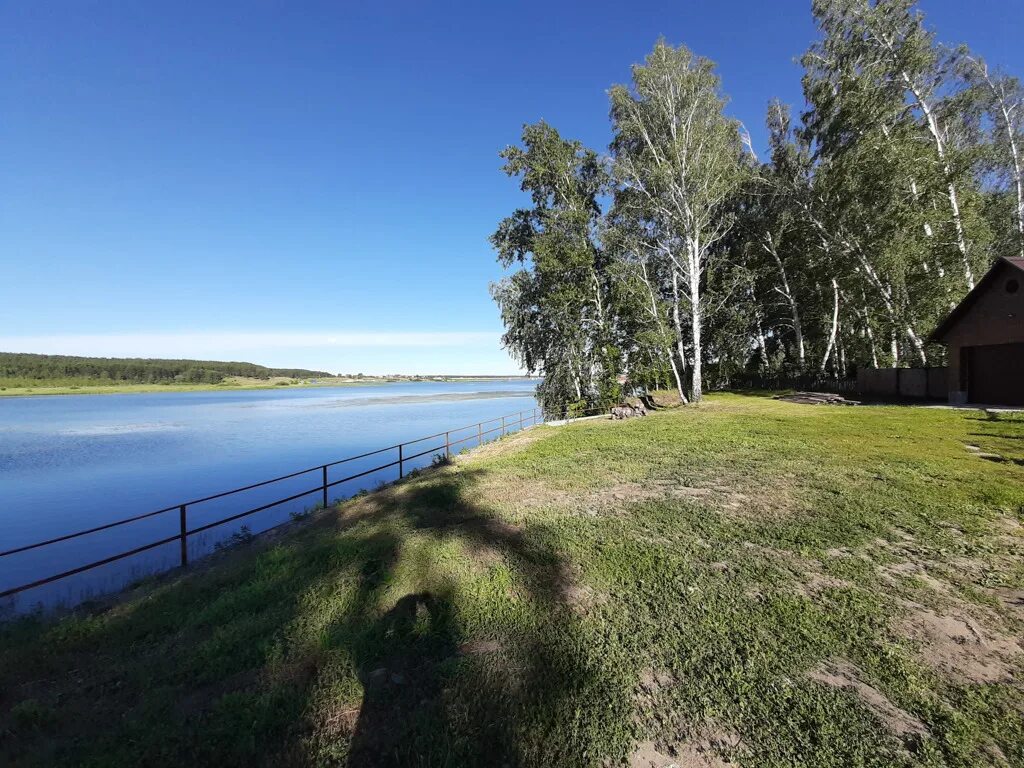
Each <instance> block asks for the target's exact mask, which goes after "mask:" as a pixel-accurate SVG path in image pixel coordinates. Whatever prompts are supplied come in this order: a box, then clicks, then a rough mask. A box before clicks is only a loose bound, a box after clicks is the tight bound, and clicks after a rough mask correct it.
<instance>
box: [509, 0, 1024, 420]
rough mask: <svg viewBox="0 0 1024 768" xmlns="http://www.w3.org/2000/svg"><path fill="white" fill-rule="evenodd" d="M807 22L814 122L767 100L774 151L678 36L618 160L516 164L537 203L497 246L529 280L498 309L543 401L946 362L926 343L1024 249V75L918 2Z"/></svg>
mask: <svg viewBox="0 0 1024 768" xmlns="http://www.w3.org/2000/svg"><path fill="white" fill-rule="evenodd" d="M812 13H813V16H814V20H815V22H816V24H817V27H818V31H819V34H818V37H817V39H816V40H815V41H814V42H813V44H812V45H811V46H810V48H809V49H808V50H807V51H806V52H805V54H804V55H803V57H802V59H801V62H802V65H803V68H804V74H803V80H802V84H803V91H804V97H805V107H804V109H803V110H802V111H801V112H799V113H797V114H795V115H794V113H793V111H792V110H791V109H790V108H789V107H788V106H787V105H785V104H783V103H781V102H779V101H777V100H775V101H772V102H771V103H770V104H769V105H768V110H767V117H766V123H767V128H768V136H769V139H768V148H767V152H766V153H765V155H764V157H763V159H762V158H758V157H756V156H755V154H754V150H753V147H752V146H751V145H750V141H749V138H748V137H747V136H746V133H745V131H744V129H743V127H742V125H740V124H739V123H738V122H737V121H736V120H734V119H732V118H731V117H729V116H728V114H727V111H726V105H727V99H726V96H725V94H724V93H723V91H722V88H721V84H720V82H719V78H718V76H717V74H716V73H715V66H714V64H713V62H711V61H709V60H707V59H704V58H702V57H700V56H698V55H696V54H694V53H692V52H691V51H690V50H688V49H687V48H686V47H684V46H679V47H673V46H671V45H668V44H666V43H665V42H664V41H659V42H658V43H656V45H655V47H654V49H653V51H652V52H651V54H650V55H649V56H648V57H647V59H646V60H645V62H644V63H643V64H640V65H636V66H634V67H633V71H632V74H633V77H632V83H631V85H630V86H615V87H613V88H612V89H611V90H610V101H611V121H612V132H613V139H612V142H611V144H610V147H609V152H608V156H607V157H604V158H602V157H601V156H599V155H598V154H597V153H596V152H594V151H592V150H590V149H587V148H585V147H583V146H582V145H580V143H579V142H572V141H567V140H565V139H562V138H561V137H560V136H559V135H558V133H557V131H555V129H554V128H552V127H550V126H548V125H546V124H544V123H539V124H537V125H528V126H526V128H525V129H524V133H523V147H510V148H508V149H506V150H505V151H504V152H503V153H502V156H503V157H504V158H505V160H506V165H505V171H506V173H508V174H509V175H513V176H518V177H520V178H521V180H522V189H523V190H524V191H526V192H529V193H530V195H531V198H532V202H533V207H532V208H529V209H522V210H519V211H516V212H515V213H514V214H513V215H512V216H511V217H509V218H507V219H505V220H504V221H503V222H502V223H501V225H500V226H499V228H498V231H497V232H496V233H495V235H494V236H493V238H492V242H493V244H494V246H495V248H496V250H497V252H498V258H499V261H500V262H501V263H502V264H503V265H504V266H506V267H516V268H517V271H516V272H514V273H513V274H511V275H510V276H509V277H507V278H506V279H505V280H504V281H502V282H501V283H500V284H498V285H497V286H495V288H494V295H495V298H496V299H497V300H498V303H499V305H500V307H501V311H502V317H503V320H504V321H505V324H506V328H507V333H506V336H505V341H506V344H507V345H508V347H509V348H510V349H511V350H512V351H513V353H514V354H515V355H516V356H517V358H518V359H519V360H520V361H521V362H522V363H523V365H524V366H525V367H526V368H528V369H529V370H530V371H539V372H542V373H543V374H544V375H545V382H544V385H543V389H544V394H546V395H549V396H555V395H557V397H559V398H561V399H565V400H584V401H596V400H598V399H600V398H602V397H607V396H608V395H615V394H617V392H616V390H615V388H614V386H612V382H613V377H614V376H615V375H616V374H620V373H621V374H625V375H626V376H627V377H628V381H629V387H630V388H631V389H634V390H637V389H640V390H644V389H648V390H649V389H654V388H668V387H672V388H675V389H677V390H678V392H679V396H680V398H681V399H683V400H686V399H688V397H689V398H692V399H698V398H699V397H700V393H701V391H702V390H703V389H705V388H706V387H708V386H728V385H729V384H730V383H736V382H737V381H742V380H747V381H752V380H754V379H757V378H761V379H765V378H771V377H807V378H812V377H816V378H820V377H822V376H830V377H837V378H846V377H849V376H850V375H852V372H853V371H854V370H855V369H856V368H857V367H858V366H874V367H878V366H889V365H897V366H901V365H903V366H905V365H931V364H940V363H941V362H942V356H943V354H944V352H943V350H942V349H941V348H937V347H933V346H929V344H928V342H927V339H928V336H929V333H930V332H931V331H932V330H933V329H934V328H935V326H936V325H937V324H938V322H940V321H941V319H942V318H943V317H944V316H945V315H946V314H947V313H948V312H949V310H950V308H951V307H952V306H954V305H955V304H956V303H957V302H958V301H959V300H960V299H961V298H962V297H963V296H964V294H965V293H966V292H967V291H968V290H969V289H970V288H971V287H973V286H974V285H975V284H976V283H977V281H978V280H979V279H980V277H981V275H982V274H984V272H985V271H986V270H987V269H988V268H989V266H990V265H991V263H992V262H993V260H994V259H995V258H997V257H998V256H1001V255H1008V256H1017V255H1022V254H1024V178H1022V177H1024V89H1022V88H1021V85H1020V82H1019V81H1018V80H1017V79H1016V78H1014V77H1011V76H1010V75H1007V74H1005V73H1003V72H1001V71H999V70H997V69H992V68H990V66H989V65H988V64H987V63H986V62H985V60H984V59H983V58H981V57H980V56H978V55H977V54H975V53H973V52H972V51H970V50H968V49H967V48H966V47H964V46H954V47H949V46H944V45H941V44H939V43H938V42H937V41H936V39H935V36H934V34H933V33H932V32H931V30H930V29H929V28H928V27H927V25H926V23H925V19H924V17H923V15H922V14H921V13H920V11H919V10H918V9H917V6H916V3H915V2H914V0H814V2H813V3H812ZM745 150H749V151H745ZM602 203H607V204H606V205H605V206H604V208H602ZM552 402H553V401H552Z"/></svg>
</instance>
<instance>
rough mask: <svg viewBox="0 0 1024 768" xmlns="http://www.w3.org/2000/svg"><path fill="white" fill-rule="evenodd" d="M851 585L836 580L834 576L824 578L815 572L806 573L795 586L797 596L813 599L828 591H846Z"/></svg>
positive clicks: (841, 580)
mask: <svg viewBox="0 0 1024 768" xmlns="http://www.w3.org/2000/svg"><path fill="white" fill-rule="evenodd" d="M851 586H852V584H850V582H848V581H846V579H838V578H836V577H834V576H826V575H825V574H823V573H819V572H817V571H813V570H812V571H808V572H806V573H805V574H804V576H803V581H802V582H801V583H799V584H797V585H796V591H797V594H800V595H803V596H804V597H806V598H810V599H814V598H816V597H818V596H819V595H821V593H823V592H825V591H827V590H830V589H846V588H848V587H851Z"/></svg>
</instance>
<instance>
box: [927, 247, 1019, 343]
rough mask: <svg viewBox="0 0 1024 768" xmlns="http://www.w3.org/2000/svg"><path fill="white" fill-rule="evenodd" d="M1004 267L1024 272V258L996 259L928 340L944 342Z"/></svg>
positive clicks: (1005, 257)
mask: <svg viewBox="0 0 1024 768" xmlns="http://www.w3.org/2000/svg"><path fill="white" fill-rule="evenodd" d="M1004 269H1017V270H1020V271H1021V272H1024V258H1020V257H1013V258H1011V257H1008V256H1003V257H1002V258H1000V259H999V260H998V261H996V263H995V264H993V265H992V268H991V269H990V270H989V271H988V272H986V273H985V276H984V277H983V278H981V280H979V281H978V284H977V285H976V286H974V290H972V291H971V292H970V293H968V294H967V295H966V296H964V298H963V301H961V302H960V303H959V304H957V305H956V307H954V308H953V311H952V312H950V313H949V315H948V316H947V317H946V319H945V320H943V321H942V322H941V323H939V327H938V328H936V329H935V330H934V331H932V333H931V335H930V336H929V337H928V341H936V342H942V340H943V339H944V338H945V337H946V334H948V333H949V332H950V330H951V329H952V328H953V326H954V325H956V324H957V323H958V322H960V319H961V318H962V317H963V316H964V315H965V314H967V312H968V311H970V309H971V307H972V306H974V302H976V301H977V300H978V297H980V296H981V295H982V294H983V293H985V291H987V290H988V288H989V286H990V285H992V283H993V281H994V280H995V279H996V276H997V275H998V274H999V273H1000V272H1002V271H1003V270H1004Z"/></svg>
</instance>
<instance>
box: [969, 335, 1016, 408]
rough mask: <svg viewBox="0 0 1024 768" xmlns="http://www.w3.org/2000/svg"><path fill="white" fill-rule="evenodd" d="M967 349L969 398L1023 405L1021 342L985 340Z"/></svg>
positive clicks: (982, 401)
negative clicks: (987, 343)
mask: <svg viewBox="0 0 1024 768" xmlns="http://www.w3.org/2000/svg"><path fill="white" fill-rule="evenodd" d="M967 349H968V350H969V353H968V354H969V356H968V367H967V370H968V399H969V400H970V402H972V403H978V404H981V405H984V404H993V403H998V404H1000V405H1024V344H989V345H985V346H977V347H967Z"/></svg>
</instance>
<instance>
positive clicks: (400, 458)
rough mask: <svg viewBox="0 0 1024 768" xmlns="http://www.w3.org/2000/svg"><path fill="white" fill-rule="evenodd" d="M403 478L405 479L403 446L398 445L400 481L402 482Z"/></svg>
mask: <svg viewBox="0 0 1024 768" xmlns="http://www.w3.org/2000/svg"><path fill="white" fill-rule="evenodd" d="M403 477H405V474H404V473H403V472H402V444H401V443H399V444H398V479H399V480H401V479H402V478H403Z"/></svg>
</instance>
